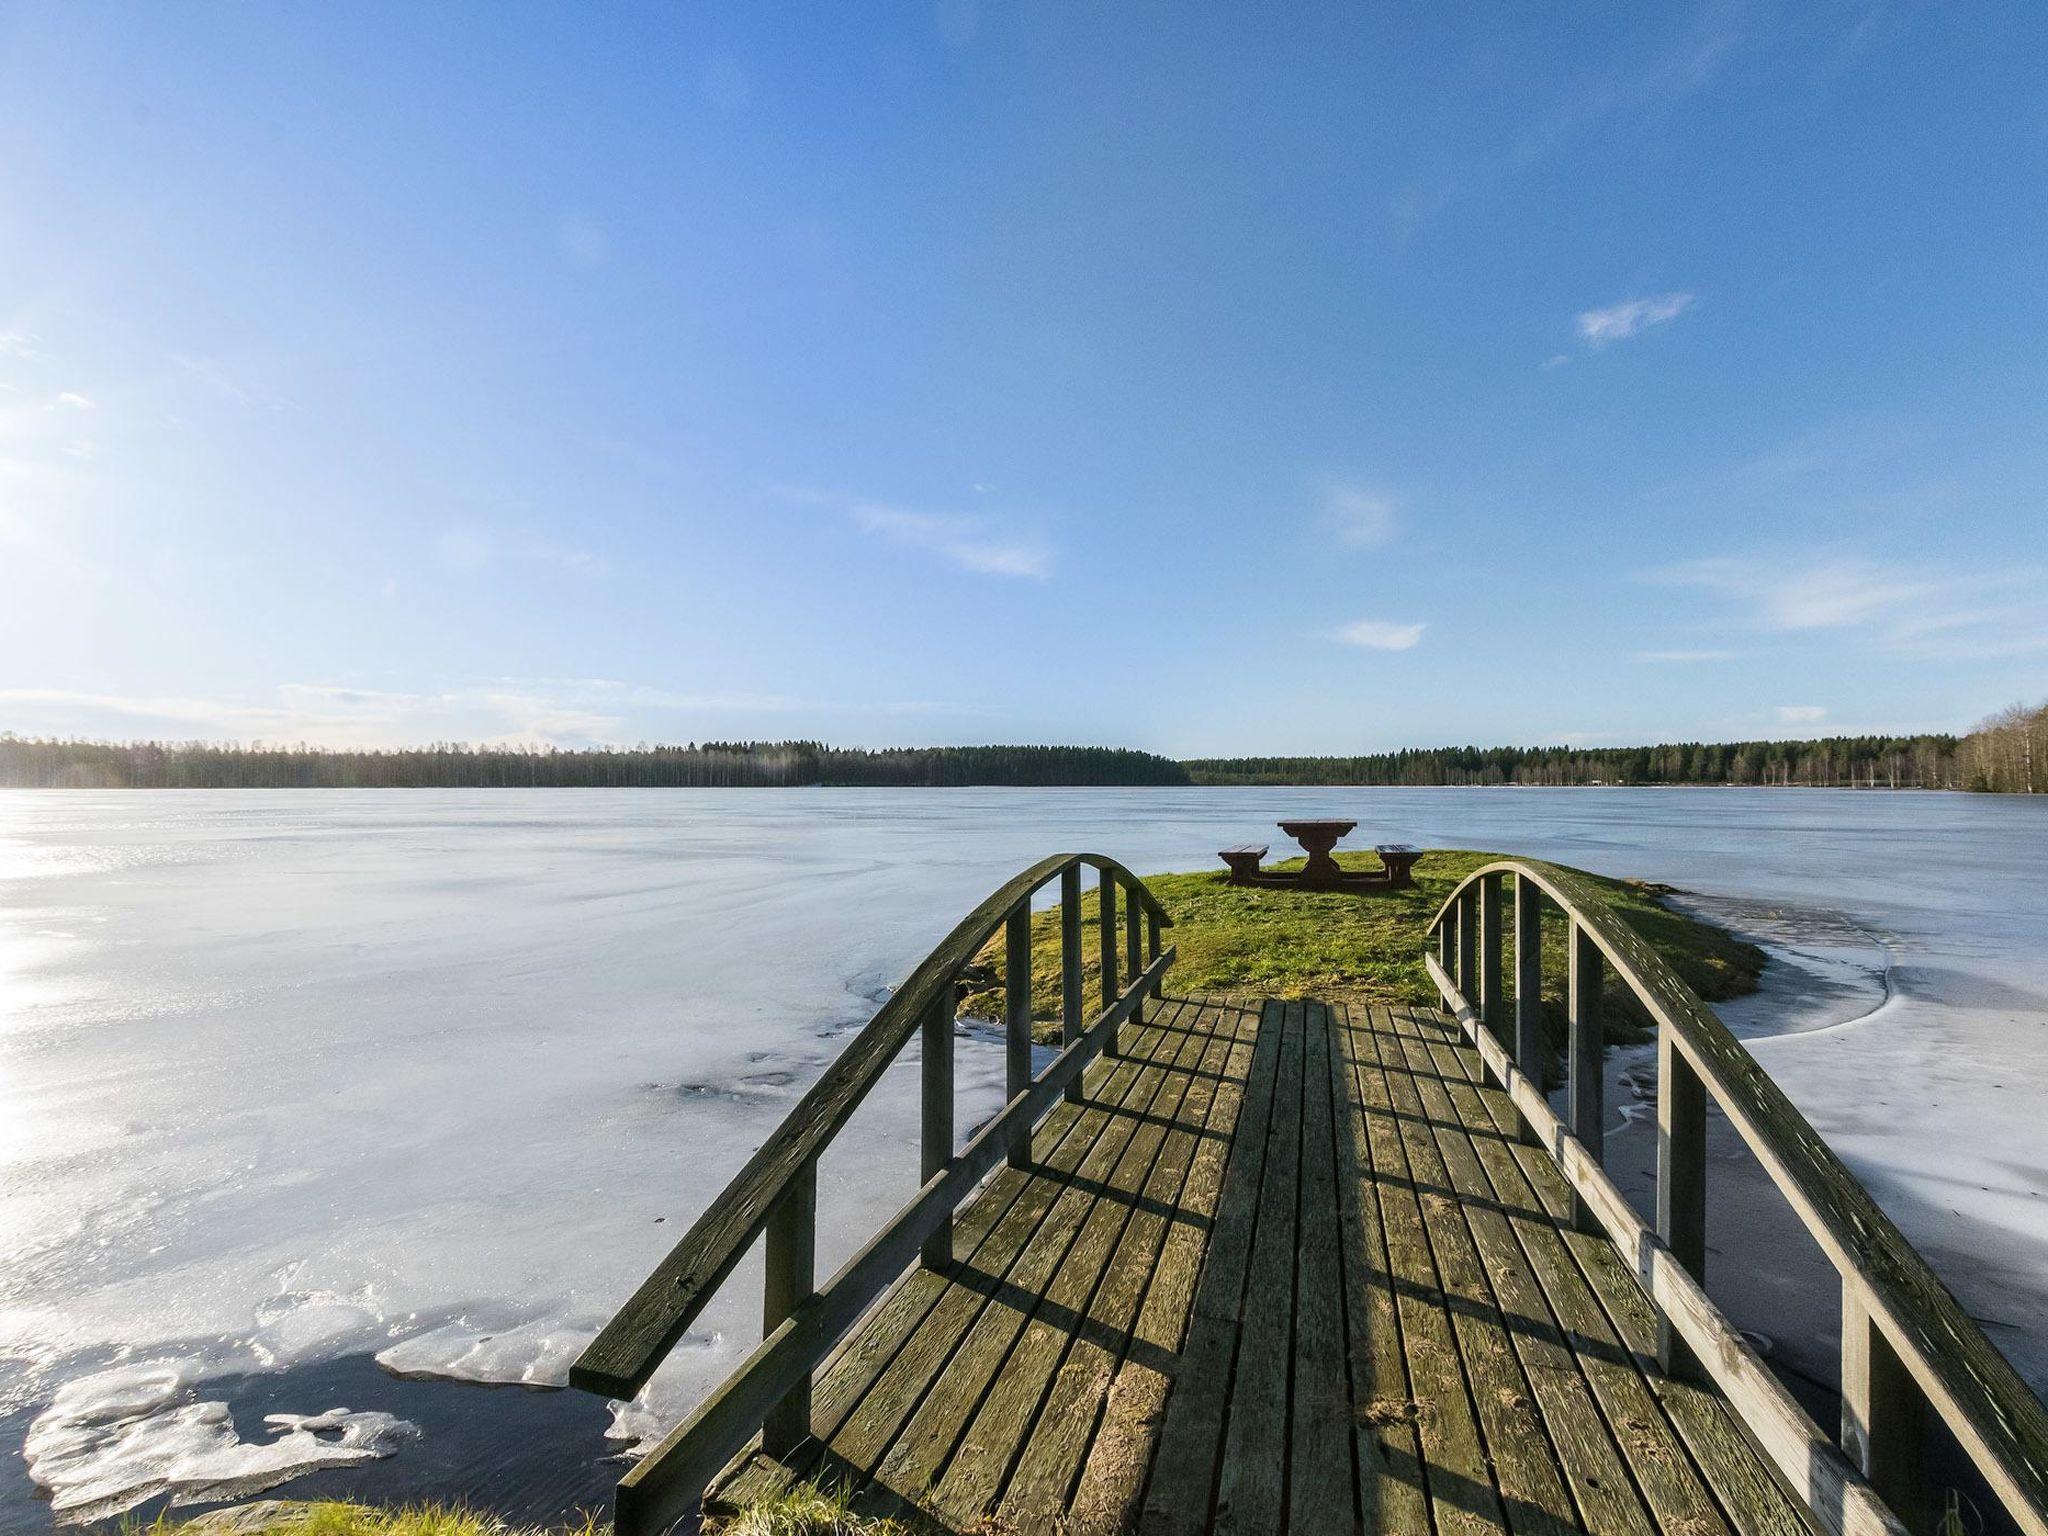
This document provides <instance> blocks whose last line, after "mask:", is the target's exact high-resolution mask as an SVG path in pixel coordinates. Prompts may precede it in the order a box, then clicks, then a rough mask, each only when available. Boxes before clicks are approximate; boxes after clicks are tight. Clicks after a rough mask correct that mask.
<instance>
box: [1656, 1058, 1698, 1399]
mask: <svg viewBox="0 0 2048 1536" xmlns="http://www.w3.org/2000/svg"><path fill="white" fill-rule="evenodd" d="M1657 1235H1658V1236H1659V1237H1661V1238H1662V1239H1663V1240H1664V1246H1665V1247H1667V1248H1669V1249H1670V1250H1671V1256H1672V1257H1673V1258H1674V1259H1676V1260H1678V1262H1679V1263H1680V1264H1681V1265H1682V1266H1684V1269H1685V1272H1686V1273H1687V1274H1688V1275H1691V1276H1692V1277H1693V1279H1694V1280H1696V1281H1698V1282H1699V1284H1700V1285H1701V1286H1702V1287H1704V1286H1705V1285H1706V1283H1707V1089H1706V1084H1704V1083H1702V1082H1701V1081H1700V1075H1699V1073H1698V1072H1696V1071H1694V1070H1693V1065H1692V1062H1691V1061H1689V1060H1688V1059H1687V1058H1686V1054H1685V1052H1683V1051H1681V1050H1680V1049H1679V1048H1678V1042H1677V1040H1676V1038H1675V1035H1674V1032H1673V1031H1672V1030H1671V1029H1669V1028H1668V1027H1660V1028H1659V1029H1658V1031H1657ZM1657 1358H1658V1360H1659V1361H1660V1362H1661V1363H1662V1364H1663V1367H1664V1370H1665V1372H1666V1374H1668V1375H1672V1376H1693V1377H1697V1376H1698V1375H1699V1361H1698V1360H1696V1359H1695V1358H1694V1357H1693V1354H1692V1351H1691V1350H1690V1349H1688V1348H1687V1347H1686V1345H1685V1342H1684V1340H1682V1339H1680V1338H1679V1336H1678V1334H1677V1331H1676V1330H1675V1329H1673V1328H1672V1326H1671V1320H1670V1319H1669V1318H1668V1317H1665V1316H1664V1315H1663V1314H1662V1313H1661V1312H1660V1313H1659V1314H1658V1318H1657Z"/></svg>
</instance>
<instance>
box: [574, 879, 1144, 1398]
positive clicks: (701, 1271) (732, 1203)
mask: <svg viewBox="0 0 2048 1536" xmlns="http://www.w3.org/2000/svg"><path fill="white" fill-rule="evenodd" d="M1081 865H1092V866H1093V867H1094V868H1096V869H1098V870H1100V871H1101V872H1102V875H1103V877H1104V879H1105V880H1114V881H1115V882H1116V883H1117V884H1119V885H1122V886H1123V887H1124V888H1125V889H1126V890H1128V891H1130V892H1131V893H1132V894H1133V895H1134V896H1135V897H1136V898H1137V900H1138V902H1139V904H1140V906H1141V907H1142V908H1143V910H1144V911H1145V913H1146V915H1147V917H1148V918H1149V919H1150V920H1151V921H1152V922H1153V923H1155V924H1156V925H1157V926H1158V927H1161V928H1166V927H1171V926H1172V923H1173V919H1172V917H1171V916H1170V915H1169V914H1168V913H1167V911H1166V908H1165V907H1163V906H1161V905H1160V903H1159V900H1158V898H1157V897H1155V896H1154V895H1153V894H1152V892H1151V891H1150V890H1148V889H1147V888H1146V886H1145V884H1144V882H1143V881H1142V880H1140V879H1139V878H1138V877H1137V876H1136V875H1134V874H1132V873H1131V872H1130V870H1128V869H1126V868H1125V867H1124V866H1123V865H1122V864H1120V863H1118V862H1117V861H1116V860H1115V859H1112V858H1110V857H1108V856H1107V855H1105V854H1099V853H1058V854H1053V855H1051V856H1049V857H1047V858H1043V859H1040V860H1039V861H1038V862H1037V863H1036V864H1033V865H1032V866H1031V867H1030V868H1029V869H1026V870H1025V871H1023V873H1021V874H1019V875H1017V876H1015V877H1014V878H1012V879H1010V880H1008V881H1005V882H1004V883H1003V884H1002V885H1001V886H1000V887H998V888H997V889H996V891H995V892H994V893H993V894H991V895H990V896H989V898H988V899H987V900H986V901H984V902H982V903H981V904H980V905H979V906H977V907H976V908H975V909H974V910H973V911H972V912H969V913H968V914H967V916H965V917H963V918H962V919H961V920H960V921H959V922H958V923H956V924H955V925H954V926H953V931H952V932H951V933H949V934H947V935H946V937H945V938H943V939H941V940H940V941H939V943H938V944H937V945H936V946H934V947H933V949H932V952H931V953H930V954H929V955H927V956H926V957H925V958H924V961H923V962H922V963H921V964H920V965H919V966H918V967H917V969H916V970H914V971H912V972H911V973H910V975H909V977H908V979H906V980H905V981H904V983H903V985H902V986H900V987H898V988H897V989H896V990H895V991H894V992H893V993H891V994H890V997H889V1000H888V1001H887V1002H885V1003H884V1004H883V1005H882V1006H881V1009H880V1010H879V1011H878V1012H877V1013H876V1014H875V1016H874V1017H873V1018H872V1019H870V1020H869V1021H868V1023H867V1025H866V1027H865V1028H863V1029H862V1030H861V1032H860V1033H859V1034H858V1035H856V1036H854V1038H853V1040H852V1042H851V1043H850V1044H848V1046H847V1047H846V1049H845V1050H844V1051H843V1052H841V1054H840V1056H839V1058H838V1059H837V1060H836V1061H834V1062H833V1063H832V1064H831V1065H830V1066H828V1067H827V1068H826V1069H825V1071H824V1074H823V1075H822V1076H821V1077H819V1079H818V1081H817V1082H816V1083H814V1084H812V1085H811V1088H810V1091H809V1092H807V1093H806V1094H805V1095H804V1096H803V1098H801V1099H800V1100H798V1101H797V1104H796V1106H795V1107H794V1108H793V1109H791V1110H790V1112H789V1114H788V1115H787V1116H785V1117H784V1119H783V1122H782V1124H781V1125H779V1126H777V1127H776V1128H775V1131H774V1132H773V1134H771V1135H770V1136H769V1137H768V1139H767V1140H766V1141H764V1142H763V1143H762V1144H761V1146H760V1147H759V1148H758V1149H757V1150H756V1151H755V1153H754V1155H753V1156H752V1157H750V1158H749V1159H747V1163H746V1166H745V1167H743V1168H742V1169H740V1171H739V1173H738V1174H736V1175H735V1176H734V1177H733V1180H732V1182H731V1183H730V1184H728V1185H727V1186H726V1187H725V1190H724V1192H723V1193H722V1194H720V1195H719V1196H718V1198H717V1199H715V1200H713V1201H712V1202H711V1204H710V1206H709V1207H708V1208H706V1210H705V1212H704V1214H703V1215H702V1216H700V1217H698V1218H697V1221H696V1223H695V1224H694V1225H693V1226H692V1227H691V1228H690V1230H689V1231H688V1232H686V1233H685V1234H684V1235H683V1238H682V1240H681V1241H680V1242H678V1243H677V1244H676V1246H675V1247H674V1248H673V1249H672V1250H670V1252H669V1255H668V1257H667V1258H665V1259H663V1260H662V1261H661V1263H660V1264H659V1265H657V1266H656V1268H655V1270H654V1272H653V1273H652V1274H651V1275H649V1276H648V1277H647V1279H646V1281H645V1282H644V1283H643V1284H642V1285H641V1286H640V1288H639V1289H638V1290H637V1291H635V1292H634V1293H633V1295H632V1297H631V1298H630V1299H629V1300H628V1301H627V1302H626V1304H625V1305H624V1306H623V1307H621V1308H620V1309H619V1311H618V1313H617V1315H616V1316H614V1317H613V1318H612V1320H611V1321H610V1322H609V1323H607V1324H606V1325H605V1327H604V1329H603V1330H602V1331H601V1332H600V1333H599V1334H598V1335H597V1337H596V1338H595V1339H593V1340H592V1341H591V1343H590V1345H589V1347H588V1348H586V1349H585V1350H584V1351H583V1354H582V1356H581V1358H579V1359H578V1360H577V1361H576V1363H575V1364H574V1365H573V1366H571V1367H570V1370H569V1381H570V1385H572V1386H576V1387H581V1388H583V1389H584V1390H585V1391H590V1392H602V1393H607V1394H609V1395H611V1396H613V1397H621V1398H627V1397H631V1396H633V1394H634V1393H636V1392H638V1391H639V1390H640V1388H641V1387H642V1386H644V1385H646V1382H647V1378H648V1377H649V1376H651V1375H653V1373H654V1370H655V1367H656V1366H658V1365H660V1364H661V1362H662V1360H663V1359H664V1358H666V1357H667V1355H668V1353H669V1351H670V1350H671V1349H673V1348H674V1347H675V1344H676V1342H677V1341H678V1340H679V1339H681V1337H682V1336H683V1333H684V1330H686V1329H687V1328H688V1327H689V1326H690V1324H691V1323H692V1322H694V1321H695V1320H696V1318H697V1315H698V1314H699V1313H700V1312H701V1311H702V1310H703V1308H704V1305H705V1303H706V1302H708V1301H709V1300H710V1298H711V1296H712V1294H713V1293H714V1292H715V1291H716V1290H717V1289H718V1287H719V1285H720V1284H721V1283H723V1281H724V1280H725V1278H726V1276H727V1275H729V1274H731V1273H732V1270H733V1267H734V1266H735V1265H736V1264H738V1263H739V1261H740V1258H741V1257H742V1255H744V1254H745V1253H746V1251H747V1249H748V1247H749V1246H750V1245H751V1244H752V1243H753V1241H754V1239H755V1238H757V1237H759V1236H760V1235H761V1232H762V1230H763V1228H765V1227H766V1226H767V1224H768V1219H769V1216H770V1214H771V1213H772V1212H773V1211H774V1209H775V1208H776V1206H777V1204H778V1203H779V1202H780V1201H781V1200H782V1198H783V1197H784V1196H785V1195H786V1194H788V1193H789V1192H790V1190H791V1189H792V1187H793V1186H795V1185H796V1184H797V1183H798V1181H799V1180H801V1179H803V1178H804V1177H806V1175H807V1173H808V1170H810V1169H811V1168H812V1167H813V1166H814V1165H815V1164H816V1162H817V1158H818V1155H819V1153H821V1152H823V1151H824V1150H825V1148H826V1147H827V1146H828V1145H829V1144H830V1143H831V1141H832V1138H833V1137H834V1136H836V1135H838V1133H839V1130H840V1128H841V1127H842V1126H844V1125H845V1124H846V1121H847V1119H848V1117H850V1116H851V1115H852V1114H853V1111H854V1109H855V1108H856V1107H857V1106H858V1105H859V1104H860V1102H861V1100H862V1099H863V1098H865V1097H866V1096H867V1094H868V1092H869V1090H871V1089H872V1088H873V1087H874V1086H875V1084H876V1082H878V1081H879V1080H880V1078H881V1076H882V1074H883V1073H884V1072H885V1071H887V1070H888V1068H889V1066H890V1064H891V1063H892V1062H893V1061H894V1060H895V1059H896V1056H897V1053H898V1052H900V1051H901V1050H902V1049H903V1047H904V1046H905V1045H906V1044H908V1043H909V1040H910V1037H911V1036H912V1035H913V1034H914V1033H916V1031H917V1030H918V1028H919V1026H920V1025H921V1024H922V1022H923V1021H924V1019H925V1016H926V1015H927V1014H928V1013H929V1012H930V1011H931V1010H932V1008H933V1006H934V1005H935V1004H937V1003H938V1002H939V1001H940V1000H941V999H942V998H943V997H945V996H946V994H947V992H948V990H949V989H950V988H951V987H952V985H953V978H954V976H955V975H956V974H957V973H958V972H959V970H960V968H961V967H962V966H963V965H965V964H967V963H968V962H969V961H970V960H972V959H973V958H974V956H975V955H977V954H979V953H980V952H981V948H982V946H983V945H984V944H986V943H987V942H988V941H989V939H991V938H992V937H994V935H995V931H996V929H997V928H998V927H1000V926H1001V925H1002V924H1003V922H1004V920H1005V919H1006V918H1008V917H1009V915H1010V914H1011V912H1013V911H1014V910H1016V909H1017V907H1018V906H1019V904H1020V903H1028V902H1029V901H1030V899H1031V897H1032V895H1033V893H1035V892H1036V891H1037V890H1038V889H1039V888H1040V887H1041V886H1043V885H1045V884H1046V883H1047V882H1048V881H1051V880H1053V879H1055V878H1058V877H1059V876H1062V875H1064V874H1065V873H1066V872H1067V871H1068V870H1069V869H1074V868H1077V867H1078V866H1081Z"/></svg>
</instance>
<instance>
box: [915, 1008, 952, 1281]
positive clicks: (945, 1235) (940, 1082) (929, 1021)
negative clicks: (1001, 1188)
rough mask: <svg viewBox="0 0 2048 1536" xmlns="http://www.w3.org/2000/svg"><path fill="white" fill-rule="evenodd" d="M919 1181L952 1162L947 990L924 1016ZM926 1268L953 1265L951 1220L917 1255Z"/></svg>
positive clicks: (927, 1180) (949, 1216)
mask: <svg viewBox="0 0 2048 1536" xmlns="http://www.w3.org/2000/svg"><path fill="white" fill-rule="evenodd" d="M919 1153H920V1155H919V1159H918V1182H919V1183H920V1184H929V1183H931V1181H932V1180H933V1179H934V1178H935V1177H936V1176H937V1175H939V1174H942V1173H944V1172H945V1171H946V1168H947V1166H948V1165H949V1164H950V1163H951V1162H952V1161H953V994H952V991H951V989H950V988H949V989H948V990H947V991H946V993H945V994H944V995H943V996H941V997H940V998H939V1000H938V1001H937V1002H935V1003H933V1004H932V1011H931V1012H930V1013H928V1014H926V1015H925V1016H924V1134H923V1136H922V1137H921V1138H920V1144H919ZM920 1256H921V1257H922V1258H923V1260H924V1266H925V1268H927V1269H944V1268H945V1267H946V1266H947V1265H949V1264H951V1263H952V1262H953V1217H952V1214H951V1213H950V1212H949V1213H948V1214H947V1216H946V1219H945V1220H944V1221H942V1222H940V1223H939V1224H938V1226H936V1227H934V1228H933V1229H932V1234H931V1236H929V1237H927V1238H926V1239H925V1240H924V1248H923V1249H922V1251H921V1255H920Z"/></svg>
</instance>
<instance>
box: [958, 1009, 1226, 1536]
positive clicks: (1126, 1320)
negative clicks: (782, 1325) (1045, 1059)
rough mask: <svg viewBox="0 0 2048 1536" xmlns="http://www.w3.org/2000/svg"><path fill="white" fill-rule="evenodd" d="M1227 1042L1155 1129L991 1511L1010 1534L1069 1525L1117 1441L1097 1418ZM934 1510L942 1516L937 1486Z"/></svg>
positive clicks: (1210, 1041) (1114, 1430) (1212, 1050)
mask: <svg viewBox="0 0 2048 1536" xmlns="http://www.w3.org/2000/svg"><path fill="white" fill-rule="evenodd" d="M1231 1044H1232V1040H1231V1036H1230V1033H1229V1032H1224V1033H1212V1034H1210V1035H1209V1036H1208V1037H1207V1038H1206V1040H1202V1041H1201V1042H1200V1052H1199V1055H1198V1056H1197V1057H1196V1058H1195V1061H1194V1063H1193V1065H1194V1068H1195V1070H1194V1072H1193V1074H1192V1076H1191V1078H1190V1081H1189V1082H1188V1084H1187V1088H1186V1093H1185V1096H1184V1097H1183V1098H1182V1100H1181V1102H1180V1104H1179V1106H1178V1108H1177V1109H1176V1110H1175V1111H1174V1119H1175V1121H1176V1122H1177V1123H1176V1124H1175V1125H1173V1126H1172V1127H1170V1128H1168V1129H1167V1130H1166V1132H1165V1135H1164V1138H1163V1139H1162V1141H1161V1143H1160V1148H1159V1155H1158V1157H1157V1159H1156V1160H1155V1161H1154V1163H1153V1165H1152V1172H1151V1176H1150V1178H1149V1179H1148V1181H1147V1182H1146V1185H1145V1188H1144V1192H1143V1194H1142V1196H1141V1198H1140V1202H1139V1204H1138V1205H1137V1207H1136V1209H1134V1210H1133V1211H1132V1212H1131V1213H1130V1216H1129V1219H1128V1222H1127V1224H1126V1225H1125V1227H1124V1231H1123V1235H1122V1238H1121V1239H1120V1240H1119V1242H1118V1244H1117V1247H1116V1251H1115V1253H1114V1254H1113V1255H1112V1257H1111V1259H1110V1263H1109V1268H1108V1269H1107V1271H1106V1272H1105V1273H1104V1275H1103V1277H1102V1282H1101V1284H1100V1285H1099V1286H1098V1287H1097V1289H1096V1292H1095V1295H1094V1298H1093V1299H1092V1300H1091V1301H1090V1303H1089V1306H1088V1312H1087V1320H1086V1324H1085V1326H1083V1327H1082V1328H1081V1329H1079V1330H1078V1331H1077V1332H1076V1333H1075V1334H1074V1335H1073V1336H1072V1337H1071V1338H1070V1340H1069V1341H1068V1345H1067V1355H1066V1358H1065V1359H1064V1360H1062V1361H1061V1362H1060V1366H1059V1370H1058V1371H1057V1372H1056V1373H1055V1375H1054V1376H1053V1381H1052V1386H1051V1387H1050V1389H1049V1390H1048V1391H1047V1393H1046V1398H1045V1406H1044V1407H1043V1408H1042V1409H1041V1410H1040V1413H1039V1422H1038V1427H1037V1429H1036V1431H1035V1432H1034V1433H1033V1434H1032V1436H1031V1438H1030V1440H1029V1441H1028V1442H1027V1443H1026V1444H1025V1446H1024V1449H1023V1454H1022V1455H1021V1456H1020V1457H1019V1458H1018V1461H1017V1465H1016V1468H1015V1470H1014V1471H1012V1472H1011V1474H1010V1480H1009V1484H1008V1486H1007V1487H1006V1488H1005V1489H1004V1490H1003V1500H1002V1505H1001V1508H1000V1510H999V1512H998V1515H997V1521H998V1523H1001V1522H1002V1521H1004V1520H1007V1521H1009V1522H1010V1523H1011V1524H1012V1525H1015V1526H1017V1527H1018V1528H1020V1529H1036V1528H1039V1527H1041V1526H1063V1527H1064V1528H1065V1529H1067V1530H1069V1531H1071V1530H1072V1529H1073V1527H1074V1525H1075V1521H1074V1519H1073V1516H1072V1513H1071V1510H1070V1508H1069V1500H1068V1494H1069V1491H1070V1490H1071V1489H1072V1488H1073V1487H1074V1485H1075V1482H1076V1479H1077V1478H1078V1476H1079V1474H1080V1471H1081V1467H1082V1464H1083V1462H1084V1460H1085V1459H1086V1458H1087V1457H1088V1455H1089V1453H1090V1449H1091V1447H1092V1446H1093V1445H1094V1443H1095V1441H1096V1438H1097V1434H1098V1432H1100V1433H1104V1434H1107V1435H1109V1436H1110V1437H1111V1439H1112V1440H1114V1441H1118V1442H1123V1441H1126V1440H1127V1438H1128V1437H1126V1436H1124V1435H1123V1434H1122V1433H1121V1427H1120V1426H1118V1425H1115V1424H1107V1423H1104V1422H1103V1413H1104V1406H1105V1403H1106V1401H1107V1399H1108V1397H1109V1391H1110V1387H1111V1384H1112V1382H1113V1381H1114V1380H1115V1378H1116V1373H1117V1368H1118V1366H1119V1364H1120V1363H1121V1362H1122V1360H1123V1357H1124V1353H1125V1351H1126V1350H1127V1349H1128V1348H1129V1346H1130V1343H1131V1340H1132V1337H1133V1332H1134V1328H1135V1324H1136V1320H1137V1316H1138V1309H1139V1305H1140V1303H1141V1302H1142V1300H1143V1298H1144V1296H1145V1292H1146V1289H1147V1286H1148V1284H1149V1282H1150V1281H1151V1278H1152V1276H1153V1274H1154V1272H1155V1269H1156V1266H1157V1264H1158V1262H1159V1259H1160V1251H1161V1246H1162V1243H1163V1241H1164V1238H1165V1236H1166V1231H1167V1227H1168V1219H1169V1217H1170V1216H1173V1215H1174V1214H1176V1213H1177V1211H1178V1209H1179V1204H1180V1199H1181V1194H1182V1191H1183V1188H1184V1186H1185V1184H1186V1181H1187V1176H1188V1172H1189V1168H1190V1165H1191V1164H1192V1163H1193V1161H1194V1154H1195V1148H1196V1144H1197V1140H1198V1138H1197V1134H1196V1133H1197V1132H1198V1131H1199V1130H1201V1129H1202V1128H1203V1127H1204V1126H1205V1125H1206V1123H1207V1121H1208V1118H1209V1110H1210V1106H1211V1105H1212V1103H1213V1102H1214V1100H1215V1096H1216V1088H1217V1083H1218V1080H1219V1079H1220V1077H1221V1075H1222V1071H1223V1068H1224V1065H1225V1063H1226V1061H1227V1059H1228V1056H1229V1052H1230V1047H1231ZM936 1507H937V1509H938V1511H939V1513H940V1514H941V1515H944V1514H948V1513H951V1511H950V1509H949V1508H948V1507H947V1505H946V1504H945V1501H944V1495H943V1490H942V1491H941V1497H940V1499H939V1500H938V1501H937V1504H936Z"/></svg>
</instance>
